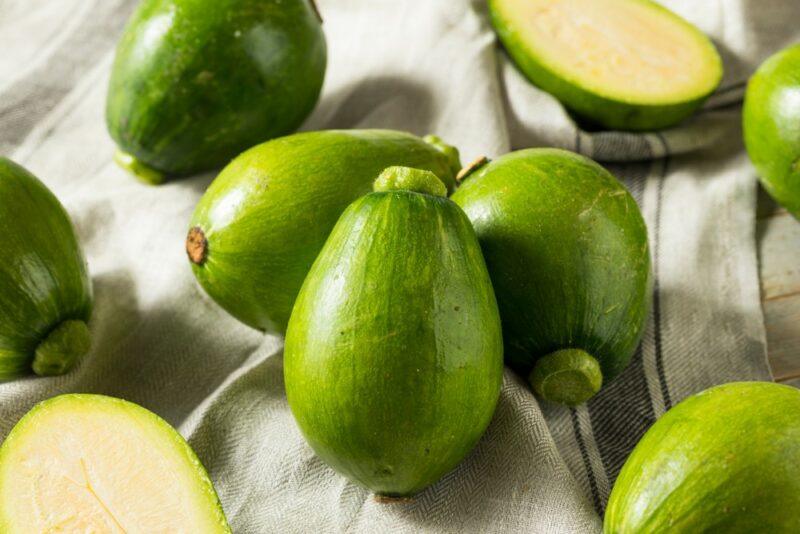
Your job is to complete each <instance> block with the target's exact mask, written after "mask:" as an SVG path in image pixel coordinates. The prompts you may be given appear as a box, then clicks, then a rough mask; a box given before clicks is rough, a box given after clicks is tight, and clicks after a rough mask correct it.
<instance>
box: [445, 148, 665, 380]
mask: <svg viewBox="0 0 800 534" xmlns="http://www.w3.org/2000/svg"><path fill="white" fill-rule="evenodd" d="M452 199H453V201H454V202H456V203H457V204H458V205H459V206H461V207H462V209H463V210H464V211H465V213H466V214H467V216H468V217H469V218H470V220H471V221H472V224H473V226H474V228H475V231H476V234H477V235H478V240H479V241H480V243H481V248H482V249H483V254H484V257H485V258H486V264H487V267H488V268H489V273H490V275H491V277H492V284H493V286H494V290H495V294H496V295H497V302H498V305H499V307H500V315H501V317H502V320H503V335H504V345H505V350H506V355H505V359H506V362H507V363H508V364H509V365H510V366H511V367H512V368H514V369H515V370H516V371H518V372H520V373H521V374H523V376H528V374H529V373H530V371H531V369H532V367H533V366H534V364H535V363H536V362H537V360H538V359H539V358H541V357H543V356H545V355H548V354H551V353H553V352H555V351H558V350H562V349H570V348H572V349H581V350H583V351H585V352H586V353H588V354H589V355H591V356H592V357H594V358H595V359H597V361H598V362H599V363H600V367H601V369H602V374H603V377H602V382H603V384H607V383H608V382H610V381H611V380H613V378H614V377H616V376H617V375H618V374H619V373H620V372H621V371H622V370H623V369H624V368H625V366H626V365H627V364H628V362H629V361H630V358H631V357H632V355H633V353H634V351H635V350H636V348H637V346H638V345H639V341H640V340H641V337H642V335H643V333H644V327H645V324H646V321H647V318H648V315H649V309H650V303H651V299H652V286H653V280H652V273H651V263H650V252H649V245H648V239H647V228H646V226H645V223H644V219H643V218H642V215H641V212H640V211H639V208H638V206H637V205H636V202H635V200H634V199H633V197H631V195H630V193H628V191H627V190H626V189H625V188H624V186H623V185H622V184H621V183H620V182H619V181H618V180H617V179H616V178H614V176H613V175H611V174H610V173H609V172H608V171H607V170H605V169H604V168H603V167H601V166H600V165H598V164H597V163H595V162H593V161H592V160H590V159H588V158H585V157H583V156H580V155H578V154H574V153H572V152H568V151H565V150H560V149H528V150H520V151H516V152H512V153H510V154H507V155H505V156H502V157H500V158H498V159H496V160H494V161H492V162H491V163H488V164H487V165H485V166H483V167H482V168H480V169H479V170H478V171H477V172H476V173H474V174H472V175H471V176H469V177H468V178H467V179H466V180H465V181H464V182H463V183H462V185H461V187H460V188H459V189H458V191H456V193H455V194H454V195H453V196H452Z"/></svg>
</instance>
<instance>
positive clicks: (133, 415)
mask: <svg viewBox="0 0 800 534" xmlns="http://www.w3.org/2000/svg"><path fill="white" fill-rule="evenodd" d="M0 532H3V533H5V534H31V533H34V532H42V533H44V532H54V533H55V532H65V533H66V532H71V533H78V532H86V533H89V532H97V533H100V532H108V533H112V532H114V533H117V532H120V533H122V532H141V533H145V532H152V533H155V532H176V533H177V532H187V533H188V532H192V533H197V534H229V533H230V532H231V530H230V527H228V522H227V521H226V519H225V515H224V513H223V512H222V507H221V506H220V503H219V499H218V498H217V494H216V492H215V491H214V487H213V486H212V485H211V481H210V480H209V478H208V475H207V474H206V471H205V469H204V468H203V466H202V465H201V464H200V460H198V459H197V456H195V454H194V452H193V451H192V449H191V448H190V447H189V445H188V444H187V443H186V441H185V440H184V439H183V438H182V437H181V435H180V434H178V433H177V432H176V431H175V429H174V428H172V427H171V426H170V425H169V424H168V423H167V422H165V421H164V420H163V419H161V418H160V417H158V416H157V415H156V414H154V413H152V412H150V411H148V410H146V409H144V408H142V407H141V406H138V405H136V404H133V403H131V402H127V401H124V400H122V399H115V398H112V397H105V396H103V395H82V394H72V395H60V396H58V397H54V398H52V399H49V400H46V401H44V402H41V403H39V404H37V405H36V406H34V407H33V409H32V410H31V411H30V412H28V414H27V415H25V416H24V417H23V418H22V419H20V421H19V422H18V423H17V425H16V426H15V427H14V429H13V430H12V431H11V433H10V434H9V435H8V437H7V438H6V440H5V442H4V443H3V446H2V447H0Z"/></svg>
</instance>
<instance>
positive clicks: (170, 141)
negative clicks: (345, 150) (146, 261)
mask: <svg viewBox="0 0 800 534" xmlns="http://www.w3.org/2000/svg"><path fill="white" fill-rule="evenodd" d="M326 58H327V51H326V45H325V36H324V35H323V33H322V29H321V26H320V21H319V19H318V16H317V15H316V13H315V11H314V8H313V4H311V3H310V0H144V1H142V2H141V4H139V7H138V8H137V9H136V11H135V12H134V14H133V16H132V17H131V20H130V22H129V23H128V26H127V27H126V29H125V32H124V34H123V36H122V38H121V40H120V42H119V46H118V47H117V53H116V58H115V61H114V66H113V70H112V73H111V82H110V85H109V89H108V99H107V106H106V122H107V125H108V131H109V133H110V134H111V137H112V138H113V139H114V141H115V142H116V143H117V145H118V147H119V150H120V152H119V153H118V157H117V162H118V163H120V164H121V165H122V166H124V167H126V168H127V169H128V170H130V171H131V172H133V173H134V174H135V175H137V176H138V177H139V178H141V179H143V180H145V181H147V182H150V183H159V182H161V181H163V180H164V179H165V177H166V176H181V175H187V174H192V173H196V172H199V171H205V170H209V169H214V168H218V167H221V166H223V165H225V164H227V163H228V162H229V161H230V160H231V159H232V158H233V157H234V156H236V155H237V154H239V153H240V152H242V151H243V150H245V149H247V148H250V147H251V146H253V145H255V144H257V143H260V142H263V141H266V140H267V139H270V138H273V137H278V136H280V135H285V134H287V133H289V132H291V131H293V130H295V129H296V128H297V127H298V126H300V124H301V123H302V122H303V120H304V119H305V118H306V116H307V115H308V114H309V113H310V112H311V110H312V108H313V107H314V105H315V103H316V101H317V98H318V97H319V92H320V89H321V87H322V81H323V78H324V76H325V64H326Z"/></svg>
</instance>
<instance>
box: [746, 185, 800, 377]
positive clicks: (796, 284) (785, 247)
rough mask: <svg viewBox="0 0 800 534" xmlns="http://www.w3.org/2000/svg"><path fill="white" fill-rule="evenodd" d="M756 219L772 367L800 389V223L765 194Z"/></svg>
mask: <svg viewBox="0 0 800 534" xmlns="http://www.w3.org/2000/svg"><path fill="white" fill-rule="evenodd" d="M756 217H757V223H756V239H757V243H758V260H759V261H758V264H759V271H760V278H761V300H762V303H763V306H764V321H765V323H766V329H767V353H768V355H769V363H770V366H771V367H772V373H773V375H774V376H775V380H777V381H778V382H790V383H793V384H794V385H798V386H800V221H798V220H796V219H795V218H794V217H792V216H791V215H789V213H788V212H787V211H786V210H785V209H783V208H781V207H779V206H778V205H777V204H775V202H774V201H773V200H772V199H771V198H769V196H767V194H766V193H765V192H764V191H763V190H759V199H758V211H757V215H756Z"/></svg>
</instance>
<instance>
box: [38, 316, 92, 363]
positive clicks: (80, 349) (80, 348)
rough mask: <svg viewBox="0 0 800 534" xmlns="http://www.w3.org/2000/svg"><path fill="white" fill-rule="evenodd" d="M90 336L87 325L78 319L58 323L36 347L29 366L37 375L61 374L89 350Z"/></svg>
mask: <svg viewBox="0 0 800 534" xmlns="http://www.w3.org/2000/svg"><path fill="white" fill-rule="evenodd" d="M91 344H92V338H91V334H90V333H89V327H88V326H86V323H85V322H83V321H80V320H73V319H71V320H68V321H64V322H63V323H61V324H59V325H58V326H57V327H56V328H55V329H54V330H53V331H52V332H50V333H49V334H48V335H47V337H46V338H45V339H44V341H42V342H41V343H39V346H38V347H36V353H35V355H34V357H33V363H32V364H31V367H32V368H33V372H34V373H36V374H37V375H39V376H57V375H63V374H64V373H66V372H67V371H69V370H70V369H72V367H73V366H74V365H75V362H77V361H78V358H80V357H81V356H83V355H84V354H86V353H87V352H89V347H91Z"/></svg>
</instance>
